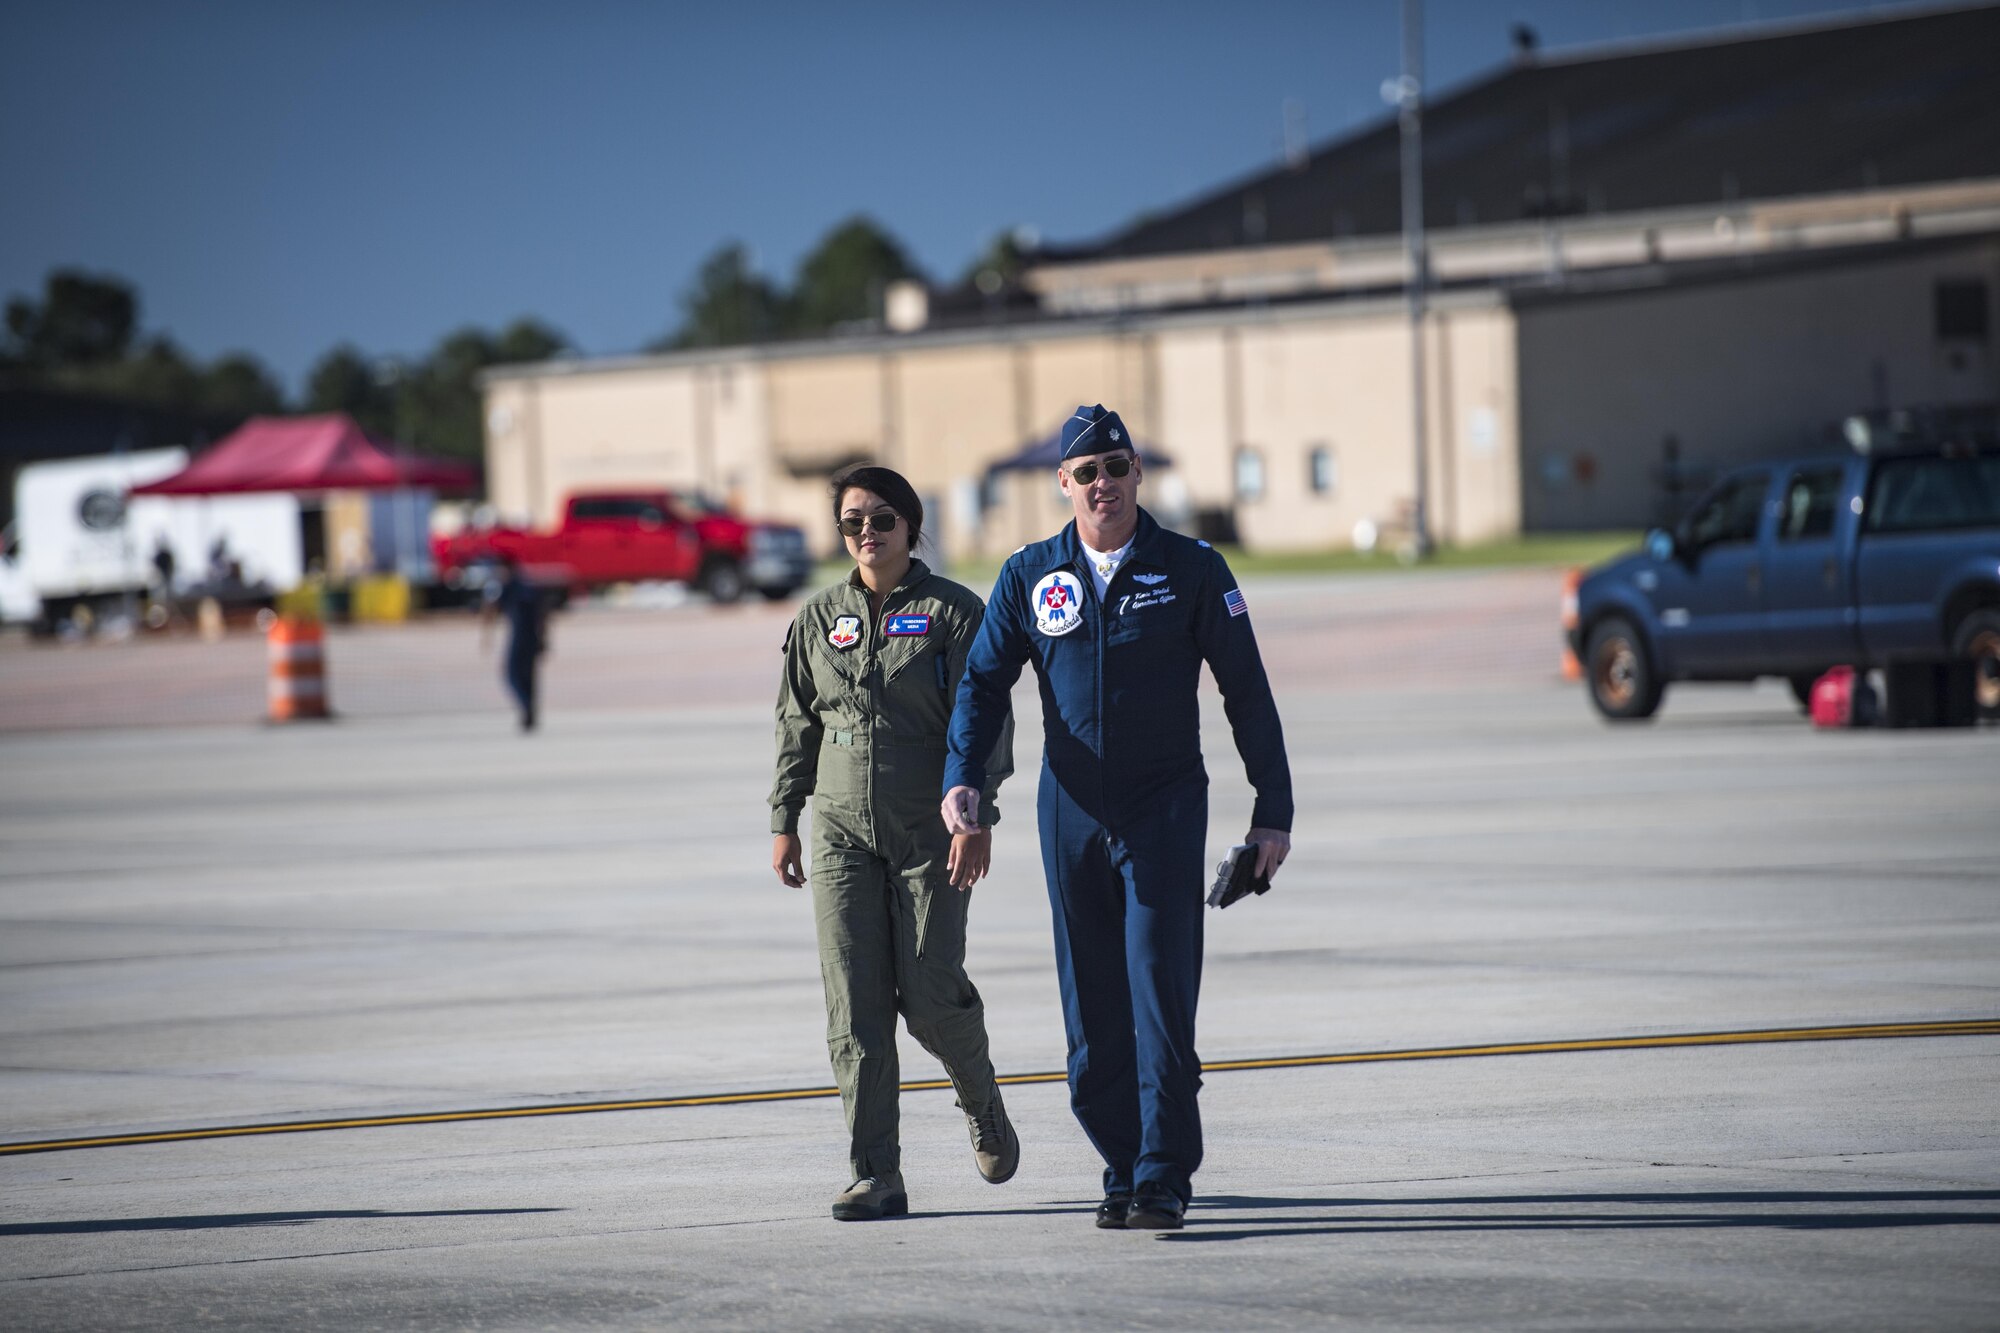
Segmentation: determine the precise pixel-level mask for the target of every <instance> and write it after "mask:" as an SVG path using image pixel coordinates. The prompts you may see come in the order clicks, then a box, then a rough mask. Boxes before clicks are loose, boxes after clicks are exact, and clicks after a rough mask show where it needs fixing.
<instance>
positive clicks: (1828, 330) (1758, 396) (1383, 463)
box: [485, 5, 2000, 555]
mask: <svg viewBox="0 0 2000 1333" xmlns="http://www.w3.org/2000/svg"><path fill="white" fill-rule="evenodd" d="M1993 50H2000V8H1996V7H1994V6H1990V5H1983V6H1976V7H1970V8H1959V9H1950V10H1943V11H1927V12H1924V13H1921V14H1918V15H1916V16H1914V17H1905V18H1887V19H1870V20H1863V21H1859V22H1846V23H1840V24H1831V25H1813V26H1790V27H1781V28H1767V29H1756V30H1751V31H1749V32H1748V33H1744V32H1741V31H1738V32H1733V33H1731V34H1726V35H1724V36H1721V37H1717V38H1713V39H1708V40H1700V41H1691V42H1680V43H1673V44H1652V45H1645V46H1633V47H1620V48H1614V49H1608V50H1597V51H1589V52H1583V53H1579V54H1575V55H1568V56H1544V55H1537V54H1535V53H1533V52H1532V51H1525V52H1522V53H1520V54H1518V55H1517V58H1516V59H1515V61H1514V62H1513V63H1512V64H1510V65H1508V66H1506V67H1504V68H1502V69H1500V70H1497V71H1496V72H1494V73H1492V74H1491V75H1489V76H1487V77H1485V78H1482V79H1479V80H1476V81H1474V82H1472V83H1470V84H1468V85H1466V86H1464V87H1462V88H1459V89H1456V90H1452V91H1449V92H1448V93H1447V94H1446V95H1444V96H1442V97H1440V98H1438V99H1436V100H1435V101H1433V102H1432V103H1431V104H1430V105H1429V106H1427V108H1426V111H1425V145H1426V175H1425V213H1426V217H1427V218H1428V219H1429V221H1430V223H1431V228H1432V229H1431V230H1430V232H1429V236H1428V243H1429V260H1430V275H1431V290H1430V297H1429V303H1428V304H1429V314H1428V316H1427V319H1426V322H1425V328H1424V336H1425V343H1426V369H1427V373H1426V390H1427V404H1428V406H1427V411H1426V427H1427V429H1426V450H1427V457H1428V482H1429V490H1428V495H1427V501H1428V505H1427V508H1428V513H1429V515H1430V522H1431V527H1432V531H1433V534H1434V535H1435V536H1436V537H1437V538H1438V539H1439V540H1441V541H1445V542H1452V543H1471V542H1478V541H1483V540H1488V539H1492V538H1497V537H1504V536H1509V535H1513V534H1516V533H1519V532H1522V531H1546V530H1560V529H1584V528H1612V527H1638V526H1643V525H1645V524H1647V523H1651V522H1655V521H1659V520H1660V519H1661V518H1663V517H1665V516H1667V515H1668V514H1669V513H1670V512H1671V511H1672V510H1673V509H1675V508H1677V507H1678V505H1679V504H1681V503H1684V501H1685V499H1686V498H1687V495H1688V493H1689V488H1690V487H1692V486H1695V485H1698V484H1699V483H1700V481H1701V480H1702V479H1703V478H1704V477H1706V476H1708V475H1711V474H1712V473H1713V472H1714V470H1716V469H1718V468H1720V467H1723V466H1727V465H1729V464H1732V463H1735V462H1739V461H1744V460H1747V459H1750V458H1755V457H1759V456H1764V455H1768V454H1772V453H1778V452H1789V451H1796V450H1799V449H1804V448H1811V447H1815V446H1817V445H1821V444H1823V443H1824V442H1825V441H1826V440H1827V438H1828V432H1829V431H1830V430H1831V429H1832V428H1833V426H1834V425H1835V423H1837V422H1838V421H1839V420H1840V419H1841V418H1843V417H1845V416H1846V415H1848V414H1850V413H1853V412H1856V411H1863V410H1875V409H1884V408H1896V407H1906V406H1945V405H1954V406H1966V405H1978V404H1990V403H1996V402H2000V368H1996V361H1995V357H1994V351H1993V346H1992V329H1993V325H1994V319H1993V306H1994V297H1993V293H1994V291H1995V290H1996V288H1997V287H2000V98H1996V95H1995V92H1994V85H1993V80H1992V79H1991V78H1990V61H1989V60H1987V58H1986V57H1985V56H1984V55H1983V54H1982V53H1987V52H1991V51H1993ZM1982 67H1983V68H1982ZM1913 90H1915V91H1913ZM1396 163H1397V143H1396V132H1395V127H1394V124H1393V122H1385V123H1383V124H1380V125H1377V126H1375V127H1372V128H1370V129H1367V130H1365V131H1362V132H1360V133H1357V134H1354V135H1351V136H1348V137H1346V138H1344V139H1341V140H1338V141H1335V142H1333V143H1331V144H1329V145H1326V146H1323V147H1321V148H1320V149H1318V150H1316V151H1313V152H1311V153H1309V154H1301V155H1300V157H1299V158H1298V160H1296V161H1294V162H1291V163H1288V164H1285V165H1283V166H1280V167H1278V168H1275V169H1273V170H1270V171H1266V172H1262V173H1260V174H1258V175H1256V176H1254V177H1251V178H1249V179H1247V180H1245V181H1243V182H1240V183H1237V184H1233V185H1230V186H1228V187H1225V188H1223V189H1220V190H1217V191H1216V192H1214V193H1213V194H1210V195H1208V196H1206V197H1204V198H1202V199H1199V200H1196V201H1194V202H1193V203H1191V204H1188V205H1186V206H1184V207H1182V208H1180V209H1177V210H1175V211H1172V212H1168V213H1165V214H1162V215H1160V216H1157V217H1154V218H1152V219H1150V220H1148V221H1146V222H1143V223H1141V224H1138V225H1135V226H1133V227H1131V228H1129V229H1127V230H1126V231H1124V232H1122V233H1119V234H1118V235H1116V236H1114V237H1112V238H1111V239H1110V240H1108V241H1105V242H1102V243H1099V244H1094V245H1090V246H1084V247H1066V248H1048V249H1043V250H1041V251H1038V252H1036V253H1035V254H1034V255H1033V256H1032V257H1031V261H1030V263H1029V265H1028V266H1027V268H1026V269H1025V271H1024V272H1023V274H1022V275H1021V278H1020V280H1019V282H1018V284H1017V285H1016V286H1014V287H1012V288H1010V289H1009V290H1008V291H1006V292H1004V293H1001V294H999V295H998V297H997V299H996V298H995V297H993V296H990V295H989V296H986V297H982V296H981V295H980V294H979V293H976V292H963V291H956V292H938V293H927V292H925V291H923V290H922V289H921V288H914V287H912V288H909V289H906V290H899V291H892V292H891V293H890V299H889V300H888V301H887V302H886V305H887V309H886V310H885V318H884V319H883V320H882V321H880V322H879V323H878V324H876V325H875V326H873V327H871V328H868V329H865V330H859V331H856V332H855V333H853V334H851V335H848V336H841V337H834V338H828V339H820V340H812V341H796V342H778V343H767V344H761V345H754V346H744V347H732V348H723V349H716V350H712V351H700V352H686V353H676V354H668V355H660V356H644V357H631V358H614V359H603V360H585V361H558V362H550V363H545V364H541V365H536V366H528V367H509V368H505V369H499V370H495V371H493V372H490V373H489V375H488V376H487V378H486V380H485V394H486V424H487V446H486V451H487V485H488V492H489V497H490V499H491V500H492V502H493V503H494V504H495V505H496V507H497V508H498V509H499V510H500V511H501V512H502V513H504V514H507V515H510V516H513V517H518V518H526V519H532V520H534V521H538V522H547V521H550V520H552V519H553V518H554V517H555V515H556V513H557V512H558V510H559V508H560V505H561V502H562V498H563V497H564V496H565V495H566V494H568V493H570V492H573V491H577V490H583V489H590V488H599V487H612V486H622V485H649V486H658V485H668V486H676V487H686V488H697V489H701V490H705V491H710V492H713V493H716V494H719V495H726V496H727V497H729V498H730V499H732V500H733V501H734V502H735V503H737V504H738V505H740V506H741V507H742V508H744V509H745V510H747V511H749V512H752V513H755V514H757V515H759V516H764V517H773V518H787V519H790V520H792V521H795V522H799V523H801V524H802V525H804V526H805V527H806V528H807V530H808V532H810V533H814V534H820V533H822V531H823V530H825V535H824V537H823V538H822V537H820V536H817V535H816V536H815V541H816V543H820V544H824V545H825V546H827V547H831V544H832V539H831V532H830V528H829V524H828V523H827V520H826V508H825V500H824V483H825V478H826V477H827V476H828V475H829V474H830V473H831V472H832V471H833V470H834V469H835V468H837V467H839V466H842V465H843V464H845V463H848V462H851V461H854V460H856V459H860V458H872V459H875V460H878V461H881V462H885V463H888V464H889V465H891V466H893V467H896V468H898V469H900V470H902V471H903V472H905V473H906V474H907V475H908V476H909V477H910V478H911V480H912V481H913V482H914V483H915V484H916V485H917V487H918V489H919V490H920V491H921V492H923V493H924V494H925V495H926V496H927V497H928V502H929V504H930V505H931V507H932V509H933V511H934V513H935V514H936V515H937V517H936V519H935V520H934V526H935V527H936V529H937V530H938V531H939V533H940V536H941V538H942V540H943V542H944V544H945V546H946V549H947V552H948V553H949V554H952V555H964V554H970V553H974V552H983V553H988V554H993V553H1001V552H1004V551H1007V550H1011V549H1012V548H1013V547H1014V546H1017V545H1019V544H1020V543H1022V542H1023V541H1026V540H1030V539H1032V538H1037V537H1040V536H1044V535H1046V534H1047V533H1048V532H1049V531H1051V530H1053V528H1054V527H1055V526H1057V525H1058V524H1059V523H1060V521H1061V520H1062V518H1063V516H1064V512H1065V511H1064V509H1063V508H1062V506H1061V504H1060V502H1059V497H1058V496H1057V495H1056V492H1055V489H1054V485H1053V480H1052V478H1050V477H1049V476H1048V475H1047V474H1046V473H1045V472H1038V473H1034V474H1017V473H995V472H991V471H990V469H992V468H993V466H994V465H995V464H997V463H1000V462H1002V461H1004V460H1006V459H1008V458H1010V457H1012V456H1014V455H1016V454H1017V453H1019V452H1021V451H1022V450H1023V449H1024V448H1026V447H1028V446H1030V445H1032V444H1033V443H1034V442H1035V441H1037V440H1040V439H1042V438H1045V437H1046V436H1047V435H1049V434H1050V433H1051V432H1053V431H1054V430H1055V429H1056V428H1057V426H1058V425H1059V424H1060V422H1061V421H1062V419H1063V417H1064V416H1066V415H1067V414H1068V413H1069V412H1070V410H1071V409H1072V408H1073V407H1074V406H1075V405H1076V404H1078V403H1092V402H1103V403H1105V404H1107V405H1110V406H1112V407H1115V408H1117V409H1118V410H1119V411H1120V413H1121V414H1122V415H1123V416H1124V417H1125V419H1126V421H1127V422H1128V424H1129V425H1130V426H1131V428H1132V430H1133V432H1134V433H1135V435H1136V436H1137V438H1138V439H1139V441H1140V443H1141V445H1142V447H1149V448H1152V449H1156V450H1159V451H1161V452H1163V453H1164V454H1165V455H1166V457H1167V459H1169V460H1170V461H1171V463H1172V466H1171V467H1166V468H1156V469H1154V470H1152V471H1150V472H1149V474H1148V481H1147V486H1148V491H1147V493H1146V495H1145V496H1144V497H1143V502H1145V503H1147V504H1148V505H1149V506H1150V507H1152V508H1154V509H1155V510H1156V511H1158V512H1161V513H1162V514H1163V515H1164V516H1166V517H1167V518H1169V520H1170V521H1173V522H1175V523H1177V524H1178V525H1180V526H1182V527H1183V528H1185V529H1187V530H1196V531H1201V532H1203V533H1204V535H1215V536H1225V537H1226V536H1232V535H1233V536H1235V537H1236V538H1238V539H1240V540H1241V541H1242V542H1243V543H1244V544H1245V545H1246V546H1248V547H1250V548H1252V549H1258V550H1284V549H1316V548H1327V547H1335V546H1343V545H1346V544H1348V543H1349V542H1350V541H1352V540H1353V539H1354V535H1355V533H1356V527H1357V524H1360V523H1362V522H1363V521H1364V520H1365V521H1366V522H1367V523H1369V524H1372V525H1374V526H1375V527H1376V528H1377V529H1378V530H1381V531H1383V532H1385V533H1387V534H1389V535H1390V536H1391V537H1392V538H1393V535H1394V534H1395V533H1396V532H1397V531H1398V529H1399V526H1400V525H1402V524H1404V523H1406V521H1407V515H1408V513H1409V510H1410V508H1411V502H1412V499H1413V495H1414V473H1415V469H1414V463H1413V458H1412V454H1413V431H1412V410H1411V409H1412V398H1413V394H1412V392H1411V378H1410V377H1411V356H1410V340H1411V339H1410V327H1409V323H1408V318H1407V314H1406V308H1405V293H1404V284H1405V282H1406V280H1407V277H1408V267H1407V265H1406V263H1405V260H1404V256H1403V250H1402V246H1401V241H1400V237H1399V235H1398V229H1399V227H1400V213H1399V206H1398V200H1397V191H1398V188H1399V186H1398V180H1399V178H1398V175H1397V170H1396Z"/></svg>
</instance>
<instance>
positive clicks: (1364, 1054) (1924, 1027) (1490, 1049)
mask: <svg viewBox="0 0 2000 1333" xmlns="http://www.w3.org/2000/svg"><path fill="white" fill-rule="evenodd" d="M1973 1036H2000V1019H1996V1018H1973V1019H1960V1020H1954V1021H1949V1022H1939V1023H1864V1024H1856V1025H1852V1026H1848V1027H1823V1028H1768V1029H1762V1030H1750V1031H1743V1032H1686V1033H1674V1034H1668V1035H1663V1036H1651V1037H1592V1038H1585V1039H1582V1040H1578V1041H1530V1042H1514V1043H1510V1044H1506V1045H1494V1046H1428V1047H1422V1048H1418V1049H1415V1050H1407V1051H1352V1052H1347V1053H1345V1054H1335V1055H1290V1056H1273V1057H1271V1058H1268V1059H1262V1060H1216V1061H1210V1062H1209V1063H1206V1064H1204V1065H1202V1072H1204V1073H1211V1074H1215V1073H1229V1072H1233V1071H1240V1070H1252V1069H1301V1068H1309V1067H1312V1066H1315V1065H1359V1064H1380V1063H1385V1062H1389V1061H1395V1060H1460V1059H1469V1058H1472V1057H1477V1056H1493V1055H1557V1054H1564V1053H1568V1052H1572V1051H1631V1050H1659V1049H1665V1048H1671V1047H1677V1046H1741V1045H1754V1044H1765V1043H1773V1042H1797V1041H1866V1040H1873V1039H1878V1038H1890V1037H1973ZM1066 1077H1067V1076H1066V1075H1065V1074H1063V1073H1061V1072H1060V1071H1058V1072H1055V1073H1038V1074H1003V1075H1001V1076H1000V1079H999V1081H1000V1082H1002V1083H1005V1084H1008V1085H1010V1086H1011V1085H1019V1084H1026V1083H1061V1082H1062V1081H1064V1079H1065V1078H1066ZM901 1086H902V1090H903V1091H905V1092H935V1091H939V1090H941V1089H945V1088H949V1087H950V1086H951V1083H950V1082H949V1081H948V1080H945V1079H929V1080H924V1081H919V1082H911V1083H905V1084H902V1085H901ZM839 1095H840V1090H839V1089H838V1088H790V1089H775V1090H772V1091H768V1092H720V1093H709V1094H706V1095H700V1096H692V1097H650V1098H645V1099H642V1100H636V1101H624V1102H566V1103H560V1104H557V1105H552V1106H511V1107H495V1108H489V1109H485V1110H475V1111H436V1112H431V1113H429V1114H418V1115H378V1116H359V1117H355V1118H352V1119H345V1120H290V1121H284V1122H282V1123H278V1124H270V1125H235V1126H218V1127H212V1128H206V1129H177V1130H162V1131H159V1132H157V1133H151V1134H107V1135H101V1136H97V1137H92V1138H77V1139H44V1140H39V1141H36V1142H30V1143H0V1156H9V1155H20V1154H23V1153H36V1152H61V1151H63V1150H65V1149H76V1148H116V1147H125V1146H130V1145H133V1144H141V1143H183V1142H187V1141H189V1140H194V1139H234V1138H245V1137H248V1136H250V1135H255V1134H304V1133H310V1132H313V1131H316V1130H331V1129H381V1128H386V1127H388V1126H392V1125H444V1124H454V1123H458V1122H461V1121H468V1120H518V1119H523V1118H526V1117H529V1116H547V1115H592V1114H597V1113H599V1112H605V1111H665V1110H672V1109H675V1108H677V1107H685V1106H742V1105H748V1104H752V1103H757V1102H794V1101H807V1100H812V1099H815V1098H823V1097H838V1096H839Z"/></svg>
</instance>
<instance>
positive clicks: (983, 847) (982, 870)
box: [944, 828, 993, 893]
mask: <svg viewBox="0 0 2000 1333" xmlns="http://www.w3.org/2000/svg"><path fill="white" fill-rule="evenodd" d="M944 865H945V869H946V870H948V871H950V872H951V882H952V885H953V887H954V888H956V889H957V890H958V891H959V892H960V893H963V892H965V891H966V890H967V889H969V888H971V887H972V886H973V885H975V884H977V883H978V882H979V881H980V880H981V879H982V878H984V877H985V875H986V872H987V871H988V870H989V869H991V868H992V865H993V830H992V829H990V828H983V829H980V830H979V831H978V832H977V833H954V834H952V835H951V855H950V857H949V858H947V859H946V861H945V863H944Z"/></svg>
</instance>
